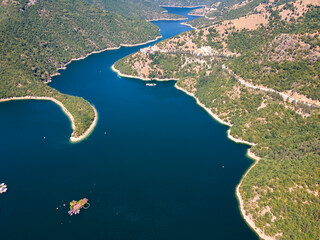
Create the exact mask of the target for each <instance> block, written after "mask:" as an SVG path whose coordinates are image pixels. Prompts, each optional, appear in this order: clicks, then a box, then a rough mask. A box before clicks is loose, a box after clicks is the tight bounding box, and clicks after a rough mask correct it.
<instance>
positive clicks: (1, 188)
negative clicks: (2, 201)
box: [0, 183, 8, 194]
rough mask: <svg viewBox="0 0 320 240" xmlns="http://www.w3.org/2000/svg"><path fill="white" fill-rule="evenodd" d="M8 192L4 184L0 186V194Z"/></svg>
mask: <svg viewBox="0 0 320 240" xmlns="http://www.w3.org/2000/svg"><path fill="white" fill-rule="evenodd" d="M7 191H8V188H7V185H6V184H5V183H1V184H0V194H2V193H5V192H7Z"/></svg>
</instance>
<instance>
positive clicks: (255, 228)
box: [236, 149, 276, 240]
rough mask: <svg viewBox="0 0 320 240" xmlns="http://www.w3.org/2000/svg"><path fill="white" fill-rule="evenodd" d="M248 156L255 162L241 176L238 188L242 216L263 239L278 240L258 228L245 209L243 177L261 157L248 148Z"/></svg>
mask: <svg viewBox="0 0 320 240" xmlns="http://www.w3.org/2000/svg"><path fill="white" fill-rule="evenodd" d="M247 156H248V157H249V158H251V159H253V160H254V161H255V162H254V164H253V165H252V166H251V167H250V168H249V169H248V170H247V171H246V173H245V174H244V175H243V176H242V178H241V181H240V183H239V184H238V186H237V189H236V195H237V198H238V200H239V207H240V211H241V215H242V217H243V218H244V219H245V221H246V222H247V224H248V225H249V226H250V227H251V228H252V229H253V230H254V231H255V232H256V233H257V234H258V235H259V237H260V238H262V239H265V240H276V238H274V237H270V236H267V235H265V234H264V232H263V231H262V230H261V229H260V228H258V227H257V226H256V224H255V223H254V221H253V220H252V218H251V217H249V216H248V215H247V214H246V211H245V210H244V201H243V199H242V197H241V194H240V187H241V184H242V181H243V179H244V178H245V177H246V176H247V174H248V173H249V172H250V171H251V170H252V169H253V168H254V167H255V166H256V165H257V164H258V162H259V160H260V159H261V158H260V157H258V156H256V155H255V154H254V153H252V152H251V149H248V151H247Z"/></svg>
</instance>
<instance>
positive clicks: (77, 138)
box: [70, 104, 98, 143]
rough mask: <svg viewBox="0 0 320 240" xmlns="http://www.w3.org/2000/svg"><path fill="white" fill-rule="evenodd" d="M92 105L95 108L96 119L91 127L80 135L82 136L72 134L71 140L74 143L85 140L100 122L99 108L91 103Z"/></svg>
mask: <svg viewBox="0 0 320 240" xmlns="http://www.w3.org/2000/svg"><path fill="white" fill-rule="evenodd" d="M90 105H91V104H90ZM91 107H92V109H93V111H94V119H93V121H92V123H91V125H90V127H89V128H87V130H86V131H85V132H84V133H83V134H82V135H80V136H78V137H73V136H72V135H73V134H72V135H71V137H70V142H72V143H77V142H80V141H82V140H85V139H86V138H87V137H89V136H90V134H91V133H92V132H93V130H94V128H95V127H96V125H97V122H98V111H97V109H96V108H95V107H94V106H92V105H91Z"/></svg>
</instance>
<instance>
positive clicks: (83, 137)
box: [0, 96, 98, 143]
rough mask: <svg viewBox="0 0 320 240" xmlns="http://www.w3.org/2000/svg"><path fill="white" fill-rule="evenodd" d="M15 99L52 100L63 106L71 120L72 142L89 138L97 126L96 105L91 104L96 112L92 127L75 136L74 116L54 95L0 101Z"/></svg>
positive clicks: (2, 99) (17, 98)
mask: <svg viewBox="0 0 320 240" xmlns="http://www.w3.org/2000/svg"><path fill="white" fill-rule="evenodd" d="M15 100H45V101H52V102H54V103H55V104H57V105H58V106H59V107H60V108H61V110H62V111H63V112H64V113H65V114H66V115H67V117H68V118H69V120H70V122H71V128H72V130H73V132H72V134H71V137H70V142H72V143H76V142H80V141H82V140H84V139H85V138H87V137H88V136H89V135H90V134H91V132H92V130H93V129H94V128H95V126H96V124H97V121H98V113H97V110H96V109H95V107H93V106H92V105H91V104H90V105H91V107H92V109H93V111H94V113H95V117H94V120H93V122H92V123H91V125H90V127H89V128H88V129H87V130H86V131H85V132H84V133H83V134H82V135H80V136H78V137H74V136H73V134H74V130H75V128H76V125H75V123H74V117H73V115H72V114H71V113H70V112H69V110H68V109H67V108H66V107H65V106H64V105H63V103H62V102H60V101H58V100H57V99H55V98H53V97H36V96H25V97H10V98H1V99H0V102H9V101H15Z"/></svg>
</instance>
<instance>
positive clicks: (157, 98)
mask: <svg viewBox="0 0 320 240" xmlns="http://www.w3.org/2000/svg"><path fill="white" fill-rule="evenodd" d="M170 11H173V12H175V13H178V14H183V15H186V13H187V11H188V10H186V9H171V10H170ZM179 23H180V22H165V21H162V22H156V24H157V25H158V26H159V27H160V28H161V33H162V35H163V36H164V37H165V38H168V37H171V36H174V35H177V34H179V33H180V32H182V31H187V30H190V28H188V27H186V26H183V25H180V24H179ZM139 48H140V47H134V48H121V49H120V50H115V51H107V52H103V53H101V54H96V55H91V56H89V57H88V58H87V59H85V60H82V61H78V62H73V63H71V64H70V65H68V68H67V69H66V70H63V71H61V74H62V75H61V76H58V77H55V78H54V79H53V82H52V83H51V84H50V85H51V86H52V87H55V88H57V89H58V90H60V91H62V92H64V93H69V94H74V95H77V96H81V97H83V98H85V99H87V100H89V101H90V102H91V103H92V104H93V105H94V106H95V107H96V108H97V110H98V112H99V121H98V124H97V127H96V128H95V130H94V132H93V133H92V135H91V136H90V137H89V138H88V139H87V140H86V141H83V142H81V143H78V144H71V143H69V137H70V134H71V132H72V130H71V126H70V122H69V120H68V118H67V117H66V116H65V115H64V114H63V112H62V111H61V109H60V108H59V107H58V106H57V105H55V104H54V103H52V102H47V101H13V102H7V103H1V104H0V116H1V117H0V131H1V139H0V146H1V160H0V161H1V167H0V182H6V183H7V184H8V186H9V192H8V193H7V194H3V195H0V231H1V233H0V239H1V240H7V239H8V240H9V239H19V240H20V239H30V240H31V239H32V240H33V239H41V240H42V239H59V240H64V239H77V240H78V239H79V240H81V239H94V240H95V239H110V240H116V239H117V240H118V239H121V240H122V239H123V240H130V239H146V240H148V239H159V240H169V239H172V240H173V239H174V240H178V239H179V240H180V239H181V240H185V239H190V240H195V239H257V237H256V236H255V234H254V233H253V232H252V231H251V230H250V229H249V227H248V226H247V225H246V224H245V222H244V220H243V219H242V218H241V215H240V212H239V209H238V202H237V200H236V197H235V188H236V185H237V184H238V182H239V181H240V179H241V176H242V175H243V174H244V172H245V171H246V169H248V167H249V166H250V164H252V161H251V160H250V159H248V158H247V157H245V152H246V149H247V147H246V146H244V145H239V144H235V143H233V142H231V141H230V140H228V139H227V136H226V130H227V128H226V127H225V126H222V125H220V124H219V123H217V122H216V121H214V120H213V119H212V118H211V117H210V116H209V115H208V114H207V113H206V112H205V111H204V110H203V109H202V108H200V107H199V106H198V105H197V104H196V103H195V100H194V99H193V98H191V97H189V96H187V95H186V94H184V93H183V92H180V91H178V90H177V89H175V88H174V87H173V86H174V82H172V81H171V82H159V83H157V86H156V87H146V86H145V82H143V81H140V80H136V79H126V78H120V77H118V76H117V75H116V74H115V73H113V72H112V71H111V70H110V67H111V66H112V64H113V63H114V62H115V61H116V60H118V59H119V58H121V57H124V56H126V55H128V54H130V53H132V52H135V51H137V50H139ZM104 132H106V133H107V134H104ZM44 137H46V139H44ZM222 166H224V168H223V167H222ZM83 197H87V198H88V199H89V202H90V203H91V207H90V208H89V209H88V210H82V211H81V214H80V215H77V216H72V217H70V216H69V215H68V214H67V211H68V204H69V202H70V201H71V200H73V199H75V200H78V199H80V198H83ZM63 203H65V204H66V205H67V206H66V207H63ZM59 206H61V207H60V208H59V209H58V210H56V208H57V207H59Z"/></svg>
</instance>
